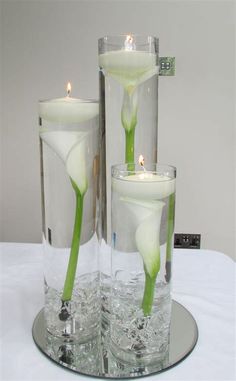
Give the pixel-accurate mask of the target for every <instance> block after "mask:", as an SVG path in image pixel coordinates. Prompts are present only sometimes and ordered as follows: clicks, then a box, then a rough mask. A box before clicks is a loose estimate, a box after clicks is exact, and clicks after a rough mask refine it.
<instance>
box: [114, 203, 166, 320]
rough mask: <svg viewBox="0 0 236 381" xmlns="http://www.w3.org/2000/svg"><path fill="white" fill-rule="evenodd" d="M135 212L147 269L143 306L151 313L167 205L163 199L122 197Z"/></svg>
mask: <svg viewBox="0 0 236 381" xmlns="http://www.w3.org/2000/svg"><path fill="white" fill-rule="evenodd" d="M121 200H122V201H123V202H125V203H127V206H128V208H129V209H130V211H131V212H132V213H133V215H134V217H135V220H136V223H137V225H138V227H137V229H136V232H135V242H136V246H137V249H138V251H139V253H140V254H141V256H142V258H143V264H144V270H145V276H146V281H145V291H144V296H143V302H142V308H143V312H144V315H149V314H150V312H151V309H152V304H153V298H154V289H155V281H156V277H157V274H158V272H159V270H160V240H159V235H160V224H161V216H162V210H163V207H164V205H165V203H164V202H162V201H156V200H155V201H143V200H138V199H132V198H129V197H122V198H121Z"/></svg>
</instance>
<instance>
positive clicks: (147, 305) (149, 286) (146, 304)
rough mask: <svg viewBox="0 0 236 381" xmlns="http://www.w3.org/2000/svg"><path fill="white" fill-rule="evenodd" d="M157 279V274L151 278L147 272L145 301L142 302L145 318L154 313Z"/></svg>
mask: <svg viewBox="0 0 236 381" xmlns="http://www.w3.org/2000/svg"><path fill="white" fill-rule="evenodd" d="M156 277H157V274H156V275H155V276H153V277H151V276H150V275H149V274H148V272H147V271H146V270H145V288H144V294H143V301H142V309H143V314H144V316H148V315H150V314H151V311H152V305H153V299H154V292H155V284H156Z"/></svg>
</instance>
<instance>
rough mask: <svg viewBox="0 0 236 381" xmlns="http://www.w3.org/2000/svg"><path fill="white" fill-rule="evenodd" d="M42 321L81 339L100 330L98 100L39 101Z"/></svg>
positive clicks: (62, 333) (73, 338) (64, 335)
mask: <svg viewBox="0 0 236 381" xmlns="http://www.w3.org/2000/svg"><path fill="white" fill-rule="evenodd" d="M39 135H40V155H41V185H42V214H43V245H44V284H45V308H44V313H45V322H46V327H47V331H48V333H49V334H50V335H52V337H57V338H69V339H70V340H71V342H79V343H84V342H87V341H88V340H90V339H91V338H93V337H95V336H96V335H97V334H98V332H99V324H100V318H99V316H100V303H99V268H98V249H99V223H98V213H99V127H98V103H97V102H96V101H92V100H78V99H74V98H70V97H69V96H67V97H65V98H60V99H52V100H46V101H40V102H39Z"/></svg>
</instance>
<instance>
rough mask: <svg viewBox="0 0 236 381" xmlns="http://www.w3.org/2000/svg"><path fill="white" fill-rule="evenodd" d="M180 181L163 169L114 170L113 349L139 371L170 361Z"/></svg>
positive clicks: (126, 167)
mask: <svg viewBox="0 0 236 381" xmlns="http://www.w3.org/2000/svg"><path fill="white" fill-rule="evenodd" d="M175 176H176V170H175V168H174V167H171V166H165V165H159V164H151V165H145V168H144V167H140V166H137V165H136V166H134V167H133V169H132V170H130V168H129V165H128V164H125V165H119V166H114V167H113V168H112V269H111V278H112V279H111V294H110V345H111V350H112V352H113V354H114V355H115V356H116V357H117V358H119V359H120V360H122V361H125V362H129V363H132V364H137V365H139V366H142V365H144V366H145V365H148V364H152V363H154V362H155V363H157V362H158V361H162V360H164V359H165V358H166V356H167V355H168V344H169V329H170V318H171V294H170V284H171V257H172V247H173V232H174V212H175ZM127 221H128V223H127ZM124 222H125V223H124Z"/></svg>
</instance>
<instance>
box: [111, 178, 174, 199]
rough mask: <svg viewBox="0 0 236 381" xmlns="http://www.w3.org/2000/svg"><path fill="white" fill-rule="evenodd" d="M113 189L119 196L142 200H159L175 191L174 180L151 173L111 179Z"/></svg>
mask: <svg viewBox="0 0 236 381" xmlns="http://www.w3.org/2000/svg"><path fill="white" fill-rule="evenodd" d="M112 186H113V189H114V190H115V191H116V192H117V193H119V194H120V195H121V196H125V197H132V198H139V199H143V200H160V199H163V198H165V197H168V196H169V195H170V194H172V193H173V192H174V191H175V179H172V178H170V177H168V176H164V175H158V174H155V173H151V172H138V173H136V174H135V175H130V176H124V177H120V178H113V179H112Z"/></svg>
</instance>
